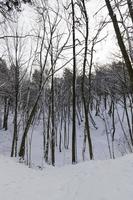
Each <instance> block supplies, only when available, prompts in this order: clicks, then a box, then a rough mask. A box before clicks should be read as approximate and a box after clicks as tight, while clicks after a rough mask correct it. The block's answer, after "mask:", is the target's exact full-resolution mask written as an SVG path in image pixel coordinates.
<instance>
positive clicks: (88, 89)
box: [0, 0, 133, 169]
mask: <svg viewBox="0 0 133 200" xmlns="http://www.w3.org/2000/svg"><path fill="white" fill-rule="evenodd" d="M93 3H94V2H93V1H92V0H90V1H89V0H53V1H50V0H3V1H0V26H1V27H0V41H1V45H0V153H1V154H4V155H8V156H10V157H16V158H17V159H18V160H19V162H22V163H25V164H26V165H28V166H29V167H34V166H35V167H38V168H41V169H42V168H43V167H44V166H45V165H47V164H48V165H52V166H62V165H66V164H76V163H78V162H83V161H86V160H98V159H102V160H103V159H109V158H110V159H115V158H117V157H121V156H123V155H125V154H128V153H132V152H133V2H132V0H105V1H104V0H102V1H95V6H93V9H92V11H91V9H90V7H91V5H92V4H93ZM108 38H109V39H108ZM109 40H112V41H111V42H112V51H111V52H112V54H111V55H110V57H111V59H109V58H108V57H106V54H105V51H106V45H108V44H107V43H108V41H109ZM99 51H100V54H99V55H100V57H103V58H104V60H106V62H103V63H102V62H99V61H98V59H97V52H99ZM104 54H105V55H104Z"/></svg>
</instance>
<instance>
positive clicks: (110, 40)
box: [1, 0, 117, 64]
mask: <svg viewBox="0 0 133 200" xmlns="http://www.w3.org/2000/svg"><path fill="white" fill-rule="evenodd" d="M103 5H104V0H90V1H89V2H88V15H89V26H90V30H92V31H93V32H94V30H95V28H96V27H97V25H98V24H99V22H100V21H101V20H104V18H105V17H106V16H107V15H108V12H107V9H106V8H104V9H102V10H101V11H100V12H99V13H98V14H97V15H95V16H94V14H95V13H96V12H97V11H98V10H99V9H100V8H101V7H102V6H103ZM35 18H36V16H35V15H34V14H33V11H32V8H29V7H27V6H24V11H23V12H22V13H21V17H20V19H19V26H20V27H23V31H24V32H25V33H28V32H30V30H31V29H33V27H34V26H35ZM20 31H21V29H20ZM93 32H92V33H91V31H90V35H91V34H92V35H93ZM107 34H108V36H107V38H106V40H104V41H102V42H100V43H99V44H98V45H97V46H96V48H95V50H96V53H95V56H94V59H95V62H97V63H103V64H105V63H108V62H111V61H112V59H113V56H112V54H115V52H116V51H117V48H116V40H115V37H114V31H113V27H112V24H109V25H108V26H107V27H106V28H105V29H104V30H103V31H102V32H101V34H100V38H99V39H101V38H102V37H104V36H105V35H107ZM1 35H2V34H1Z"/></svg>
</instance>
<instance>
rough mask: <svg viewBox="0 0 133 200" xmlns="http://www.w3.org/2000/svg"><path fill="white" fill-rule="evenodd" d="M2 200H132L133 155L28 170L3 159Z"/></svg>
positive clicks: (0, 158)
mask: <svg viewBox="0 0 133 200" xmlns="http://www.w3.org/2000/svg"><path fill="white" fill-rule="evenodd" d="M0 199H1V200H8V199H10V200H18V199H19V200H43V199H45V200H65V199H67V200H88V199H90V200H132V199H133V155H128V156H125V157H123V158H120V159H117V160H106V161H90V162H85V163H80V164H77V165H73V166H71V165H70V166H65V167H61V168H52V167H46V168H45V169H44V170H42V171H40V170H35V169H29V168H27V167H26V166H24V165H22V164H19V163H16V162H14V161H13V160H11V159H9V158H6V157H3V156H0Z"/></svg>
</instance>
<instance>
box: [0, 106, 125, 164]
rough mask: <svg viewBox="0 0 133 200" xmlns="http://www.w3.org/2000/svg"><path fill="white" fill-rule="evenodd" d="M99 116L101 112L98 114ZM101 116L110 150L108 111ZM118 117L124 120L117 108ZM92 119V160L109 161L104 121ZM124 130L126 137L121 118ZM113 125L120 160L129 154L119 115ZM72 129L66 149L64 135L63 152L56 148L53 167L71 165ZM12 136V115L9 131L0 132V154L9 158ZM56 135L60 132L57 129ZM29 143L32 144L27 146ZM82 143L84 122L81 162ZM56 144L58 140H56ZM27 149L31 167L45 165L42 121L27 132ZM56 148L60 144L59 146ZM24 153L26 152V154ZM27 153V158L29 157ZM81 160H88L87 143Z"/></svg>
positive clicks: (79, 147)
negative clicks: (106, 129) (114, 126)
mask: <svg viewBox="0 0 133 200" xmlns="http://www.w3.org/2000/svg"><path fill="white" fill-rule="evenodd" d="M101 113H102V111H101ZM103 114H104V115H105V118H106V123H107V126H108V136H109V142H110V148H112V143H111V141H112V139H111V134H112V122H111V118H110V117H109V115H108V114H107V111H103ZM119 114H120V116H121V120H122V118H123V109H122V108H121V107H119ZM93 118H94V120H95V123H96V127H97V129H96V128H94V126H93V125H92V124H91V123H90V128H91V137H92V144H93V151H94V158H95V160H104V159H109V158H110V154H109V148H108V142H107V135H106V131H105V122H104V121H103V120H102V119H101V118H100V117H99V116H95V114H94V113H93ZM122 124H123V127H124V129H125V132H126V133H127V134H128V128H127V122H126V118H125V115H124V118H123V121H122ZM115 125H116V132H115V140H114V154H115V158H117V157H120V156H122V155H125V154H126V153H128V152H129V151H128V149H127V144H126V143H124V139H123V131H122V128H121V126H120V123H119V120H118V116H117V114H116V115H115ZM71 130H72V128H71V126H70V130H69V131H70V135H69V137H70V142H69V148H68V149H65V148H64V146H63V144H64V141H63V137H64V136H63V132H62V152H59V147H56V153H55V160H56V163H55V165H56V166H64V165H67V164H71V152H72V151H71V146H72V145H71V138H72V137H71ZM12 134H13V115H11V114H10V116H9V128H8V131H4V130H3V129H1V130H0V154H3V155H7V156H10V152H11V144H12V137H13V136H12ZM58 134H59V130H58ZM21 135H22V131H20V132H19V141H18V151H19V147H20V141H21ZM58 139H59V136H58ZM30 141H31V145H30ZM83 141H84V122H81V124H80V125H78V124H77V161H78V162H83V154H82V152H83ZM58 144H59V141H58ZM27 146H28V152H30V149H31V164H32V166H40V167H43V166H45V162H44V150H43V126H42V120H40V123H37V124H36V125H35V126H34V127H33V128H32V127H31V129H30V131H29V133H28V141H27V143H26V147H27ZM58 146H59V145H58ZM26 152H27V151H26ZM29 156H30V155H29V153H28V158H29ZM26 160H27V153H26ZM84 160H89V148H88V142H87V143H86V152H85V155H84Z"/></svg>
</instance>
